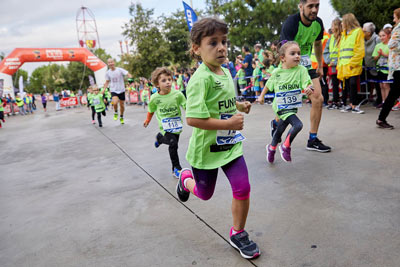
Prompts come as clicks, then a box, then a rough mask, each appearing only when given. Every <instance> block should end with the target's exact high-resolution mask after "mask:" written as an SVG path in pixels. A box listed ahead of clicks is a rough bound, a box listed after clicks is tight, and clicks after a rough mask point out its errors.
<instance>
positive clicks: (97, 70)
mask: <svg viewBox="0 0 400 267" xmlns="http://www.w3.org/2000/svg"><path fill="white" fill-rule="evenodd" d="M42 61H80V62H82V63H83V64H86V66H87V67H88V68H89V69H91V70H92V71H93V72H94V75H95V79H96V83H97V85H99V86H103V84H104V83H105V74H106V71H107V65H106V64H105V63H104V62H103V61H101V60H100V59H99V58H98V57H96V56H95V55H94V54H93V53H92V52H90V51H89V50H87V49H86V48H15V49H14V50H13V51H12V52H11V53H10V54H9V55H8V56H7V57H6V58H4V59H3V60H2V61H1V62H0V79H3V95H4V94H7V93H11V94H14V92H13V90H12V89H13V86H12V75H13V74H14V73H15V72H16V71H17V70H18V69H19V68H20V67H21V66H22V65H23V64H24V63H25V62H42Z"/></svg>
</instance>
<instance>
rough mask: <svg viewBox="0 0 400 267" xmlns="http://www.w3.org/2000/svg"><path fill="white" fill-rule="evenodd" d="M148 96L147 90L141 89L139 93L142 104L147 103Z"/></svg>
mask: <svg viewBox="0 0 400 267" xmlns="http://www.w3.org/2000/svg"><path fill="white" fill-rule="evenodd" d="M171 90H172V89H171ZM174 90H175V89H174ZM149 95H150V91H149V90H148V89H143V90H142V92H141V93H140V99H141V100H142V102H146V103H147V102H149Z"/></svg>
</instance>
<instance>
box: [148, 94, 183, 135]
mask: <svg viewBox="0 0 400 267" xmlns="http://www.w3.org/2000/svg"><path fill="white" fill-rule="evenodd" d="M180 107H183V108H186V98H185V96H184V95H183V94H182V93H181V92H180V91H178V90H175V89H171V91H170V92H169V93H168V94H167V95H160V94H159V93H158V92H157V93H155V94H153V95H152V96H151V99H150V103H149V112H150V113H153V112H155V113H156V117H157V120H158V126H159V128H160V132H161V133H162V134H163V135H164V134H165V132H166V131H167V132H170V133H174V134H179V133H181V132H182V115H181V108H180Z"/></svg>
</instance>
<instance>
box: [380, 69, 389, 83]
mask: <svg viewBox="0 0 400 267" xmlns="http://www.w3.org/2000/svg"><path fill="white" fill-rule="evenodd" d="M387 78H388V74H385V73H383V72H382V71H378V80H379V83H381V81H386V80H387Z"/></svg>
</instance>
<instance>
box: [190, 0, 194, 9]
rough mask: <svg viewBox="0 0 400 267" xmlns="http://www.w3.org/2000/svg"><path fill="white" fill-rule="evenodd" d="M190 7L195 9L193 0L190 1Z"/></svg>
mask: <svg viewBox="0 0 400 267" xmlns="http://www.w3.org/2000/svg"><path fill="white" fill-rule="evenodd" d="M190 7H191V8H193V0H190Z"/></svg>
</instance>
